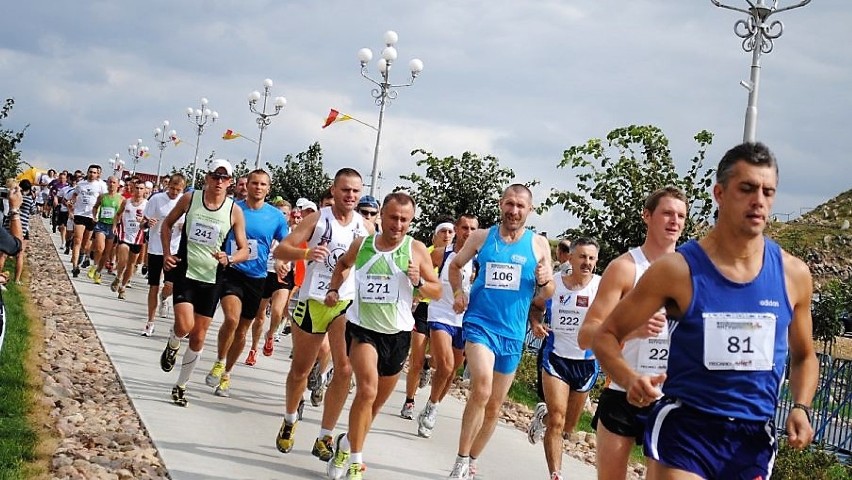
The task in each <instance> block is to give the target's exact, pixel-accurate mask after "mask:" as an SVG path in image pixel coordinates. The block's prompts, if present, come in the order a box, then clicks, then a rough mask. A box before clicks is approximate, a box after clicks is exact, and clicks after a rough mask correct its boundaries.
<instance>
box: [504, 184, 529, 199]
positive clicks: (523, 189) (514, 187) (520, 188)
mask: <svg viewBox="0 0 852 480" xmlns="http://www.w3.org/2000/svg"><path fill="white" fill-rule="evenodd" d="M509 192H513V193H526V194H527V196H529V197H530V202H532V198H533V194H532V190H530V189H529V187H527V186H526V185H524V184H521V183H513V184H511V185H509V186H508V187H506V189H505V190H503V194H502V195H500V198H501V199H502V198H505V197H506V194H507V193H509Z"/></svg>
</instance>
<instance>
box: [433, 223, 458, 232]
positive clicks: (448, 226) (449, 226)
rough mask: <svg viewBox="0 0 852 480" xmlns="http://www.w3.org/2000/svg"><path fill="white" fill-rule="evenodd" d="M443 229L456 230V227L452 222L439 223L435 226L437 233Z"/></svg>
mask: <svg viewBox="0 0 852 480" xmlns="http://www.w3.org/2000/svg"><path fill="white" fill-rule="evenodd" d="M441 230H449V231H451V232H455V230H456V229H455V227H453V224H452V223H450V222H444V223H439V224H438V226H437V227H435V233H438V232H440V231H441Z"/></svg>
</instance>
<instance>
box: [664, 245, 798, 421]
mask: <svg viewBox="0 0 852 480" xmlns="http://www.w3.org/2000/svg"><path fill="white" fill-rule="evenodd" d="M677 251H678V253H680V254H681V255H683V257H684V259H686V263H687V264H688V265H689V270H690V277H691V280H692V301H691V303H690V304H689V307H688V308H687V310H686V312H685V313H684V315H683V318H681V319H678V320H677V321H676V323H675V324H674V326H673V327H672V330H671V333H670V335H671V346H670V349H671V350H670V355H669V366H668V370H667V378H666V381H665V384H664V385H663V393H664V394H665V395H666V396H668V397H674V398H678V399H680V400H682V401H683V403H684V404H686V405H688V406H690V407H693V408H695V409H698V410H701V411H704V412H706V413H710V414H713V415H719V416H724V417H731V418H737V419H742V420H755V421H766V420H768V419H770V418H772V417H773V416H774V414H775V405H776V402H777V399H778V394H779V385H780V382H781V378H782V375H783V373H784V365H785V361H786V357H787V329H788V327H789V326H790V322H791V321H792V318H793V309H792V307H791V306H790V300H789V298H788V297H787V289H786V284H785V280H784V266H783V260H782V252H781V248H780V247H779V246H778V244H776V243H775V242H773V241H772V240H769V239H768V238H765V239H764V248H763V266H762V267H761V269H760V273H759V274H758V275H757V277H755V278H754V280H752V281H751V282H748V283H736V282H733V281H731V280H728V279H727V278H725V277H724V276H723V275H722V274H721V273H720V272H719V270H718V269H717V268H716V266H715V265H714V264H713V263H712V262H711V260H710V258H709V257H708V256H707V254H706V253H705V252H704V250H703V249H702V248H701V247H700V246H699V244H698V242H696V241H695V240H692V241H690V242H688V243H686V244H684V245H682V246H681V247H680V248H678V249H677Z"/></svg>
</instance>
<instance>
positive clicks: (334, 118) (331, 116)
mask: <svg viewBox="0 0 852 480" xmlns="http://www.w3.org/2000/svg"><path fill="white" fill-rule="evenodd" d="M346 120H354V119H353V118H352V117H350V116H349V115H346V114H345V113H340V112H338V111H337V110H335V109H333V108H332V109H331V111H330V112H328V118H326V119H325V125H323V126H322V128H325V127H327V126H329V125H331V124H332V123H336V122H343V121H346Z"/></svg>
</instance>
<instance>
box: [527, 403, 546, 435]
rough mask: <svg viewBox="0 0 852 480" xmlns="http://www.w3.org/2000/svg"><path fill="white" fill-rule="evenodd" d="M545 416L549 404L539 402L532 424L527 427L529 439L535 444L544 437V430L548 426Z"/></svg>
mask: <svg viewBox="0 0 852 480" xmlns="http://www.w3.org/2000/svg"><path fill="white" fill-rule="evenodd" d="M545 418H547V404H546V403H544V402H538V404H536V406H535V411H534V412H533V416H532V420H531V421H530V426H529V428H527V440H529V442H530V443H531V444H533V445H535V444H536V443H538V441H539V440H541V439H542V438H543V437H544V431H545V429H546V428H547V426H546V425H545V424H544V419H545Z"/></svg>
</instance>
